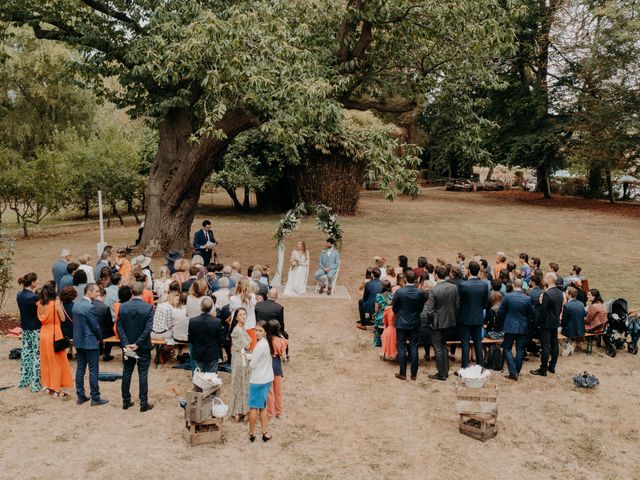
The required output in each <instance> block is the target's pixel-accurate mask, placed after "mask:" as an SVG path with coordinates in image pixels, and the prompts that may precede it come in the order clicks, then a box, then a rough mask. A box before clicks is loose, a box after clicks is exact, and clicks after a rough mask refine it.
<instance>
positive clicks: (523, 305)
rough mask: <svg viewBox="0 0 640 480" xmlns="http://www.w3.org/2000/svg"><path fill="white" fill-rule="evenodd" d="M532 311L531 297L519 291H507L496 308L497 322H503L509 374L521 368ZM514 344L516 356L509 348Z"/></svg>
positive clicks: (532, 315) (503, 345) (503, 344)
mask: <svg viewBox="0 0 640 480" xmlns="http://www.w3.org/2000/svg"><path fill="white" fill-rule="evenodd" d="M533 317H534V311H533V304H532V303H531V298H530V297H529V296H528V295H527V294H525V293H522V292H521V291H513V292H511V293H507V294H506V295H505V296H504V298H503V299H502V303H501V304H500V309H499V310H498V320H497V321H498V323H503V324H504V340H503V342H502V348H503V349H504V357H505V360H506V361H507V367H508V368H509V375H511V376H513V377H515V376H517V375H519V374H520V370H521V369H522V359H523V358H524V349H525V346H526V345H527V341H528V340H529V325H530V324H531V322H532V321H533ZM514 342H515V344H516V358H515V359H514V358H513V352H512V351H511V348H512V347H513V343H514Z"/></svg>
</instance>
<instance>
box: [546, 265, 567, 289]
mask: <svg viewBox="0 0 640 480" xmlns="http://www.w3.org/2000/svg"><path fill="white" fill-rule="evenodd" d="M559 271H560V265H558V264H557V263H555V262H550V263H549V272H551V273H555V274H556V282H557V285H558V287H560V288H562V286H563V285H564V280H563V279H562V277H561V276H560V274H559V273H558V272H559Z"/></svg>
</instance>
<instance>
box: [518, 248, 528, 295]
mask: <svg viewBox="0 0 640 480" xmlns="http://www.w3.org/2000/svg"><path fill="white" fill-rule="evenodd" d="M518 264H519V266H518V268H519V270H520V271H521V272H522V275H523V279H524V281H525V282H527V281H529V278H530V277H531V266H530V265H529V255H528V254H527V253H525V252H522V253H521V254H520V255H518ZM523 288H524V283H523Z"/></svg>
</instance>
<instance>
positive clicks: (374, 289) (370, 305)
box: [358, 278, 382, 325]
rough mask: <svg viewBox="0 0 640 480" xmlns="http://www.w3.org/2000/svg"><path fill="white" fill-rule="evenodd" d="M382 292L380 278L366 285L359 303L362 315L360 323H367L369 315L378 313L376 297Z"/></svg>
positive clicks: (359, 310)
mask: <svg viewBox="0 0 640 480" xmlns="http://www.w3.org/2000/svg"><path fill="white" fill-rule="evenodd" d="M380 292H382V282H381V281H380V279H379V278H373V279H371V280H369V281H368V282H367V283H365V284H364V293H363V294H362V298H361V299H360V300H359V301H358V312H359V313H360V323H362V324H363V325H364V324H365V322H366V315H367V313H368V314H369V316H373V314H374V313H375V311H376V295H377V294H378V293H380Z"/></svg>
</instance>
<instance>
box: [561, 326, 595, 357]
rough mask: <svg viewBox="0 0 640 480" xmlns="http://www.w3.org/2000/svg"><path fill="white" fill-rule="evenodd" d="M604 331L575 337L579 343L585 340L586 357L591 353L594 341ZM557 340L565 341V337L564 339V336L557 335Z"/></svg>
mask: <svg viewBox="0 0 640 480" xmlns="http://www.w3.org/2000/svg"><path fill="white" fill-rule="evenodd" d="M604 334H605V331H604V330H603V331H602V332H594V333H585V334H584V335H583V336H582V337H577V338H576V339H575V340H576V341H578V342H581V341H583V340H585V341H586V342H587V350H586V352H585V353H586V354H587V355H591V354H592V353H593V342H594V341H595V340H597V339H598V338H600V337H602V336H604ZM558 340H565V341H566V340H567V337H565V336H564V335H562V334H561V333H559V334H558Z"/></svg>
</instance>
